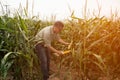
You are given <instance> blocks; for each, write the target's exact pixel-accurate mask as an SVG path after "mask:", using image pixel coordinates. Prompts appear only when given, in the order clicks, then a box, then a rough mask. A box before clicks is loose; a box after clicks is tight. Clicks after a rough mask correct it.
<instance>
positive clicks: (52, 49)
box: [47, 45, 62, 56]
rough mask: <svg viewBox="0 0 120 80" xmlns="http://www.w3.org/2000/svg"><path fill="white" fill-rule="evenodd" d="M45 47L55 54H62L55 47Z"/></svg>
mask: <svg viewBox="0 0 120 80" xmlns="http://www.w3.org/2000/svg"><path fill="white" fill-rule="evenodd" d="M47 47H48V48H49V49H50V50H51V51H52V52H53V53H54V54H55V55H56V56H59V55H61V54H62V51H59V50H57V49H55V48H54V47H52V46H50V45H47Z"/></svg>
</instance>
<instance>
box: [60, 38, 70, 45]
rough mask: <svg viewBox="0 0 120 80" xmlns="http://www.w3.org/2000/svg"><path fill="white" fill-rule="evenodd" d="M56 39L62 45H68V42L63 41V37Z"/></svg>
mask: <svg viewBox="0 0 120 80" xmlns="http://www.w3.org/2000/svg"><path fill="white" fill-rule="evenodd" d="M58 41H59V42H60V43H62V44H64V45H69V43H67V42H65V41H64V40H63V39H61V38H59V39H58Z"/></svg>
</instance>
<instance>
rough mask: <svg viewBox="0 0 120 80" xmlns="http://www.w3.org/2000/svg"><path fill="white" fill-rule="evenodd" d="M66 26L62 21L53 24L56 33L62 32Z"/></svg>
mask: <svg viewBox="0 0 120 80" xmlns="http://www.w3.org/2000/svg"><path fill="white" fill-rule="evenodd" d="M63 27H64V24H63V23H62V22H61V21H56V22H55V23H54V25H53V31H54V33H60V32H61V31H62V29H63Z"/></svg>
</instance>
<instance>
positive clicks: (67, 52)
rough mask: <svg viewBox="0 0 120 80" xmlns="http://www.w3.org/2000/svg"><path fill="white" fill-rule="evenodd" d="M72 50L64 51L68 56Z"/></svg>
mask: <svg viewBox="0 0 120 80" xmlns="http://www.w3.org/2000/svg"><path fill="white" fill-rule="evenodd" d="M70 52H71V50H67V51H63V54H67V53H70Z"/></svg>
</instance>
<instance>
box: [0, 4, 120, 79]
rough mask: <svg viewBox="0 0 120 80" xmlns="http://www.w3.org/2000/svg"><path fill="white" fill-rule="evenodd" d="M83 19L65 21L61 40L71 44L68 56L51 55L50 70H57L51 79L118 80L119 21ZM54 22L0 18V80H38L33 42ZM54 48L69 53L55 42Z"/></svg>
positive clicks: (119, 55) (119, 64)
mask: <svg viewBox="0 0 120 80" xmlns="http://www.w3.org/2000/svg"><path fill="white" fill-rule="evenodd" d="M85 8H86V5H85ZM84 12H86V11H84ZM25 16H27V11H26V10H25ZM84 17H85V19H81V18H77V17H75V15H74V13H72V14H71V20H65V21H64V24H65V27H64V30H63V31H62V33H61V37H62V38H63V39H64V40H65V41H67V42H72V45H71V48H70V50H71V52H70V53H68V54H65V55H63V56H60V57H58V58H57V57H55V56H54V55H52V58H51V60H52V62H54V63H56V65H55V64H53V65H52V67H53V68H54V66H56V67H55V68H54V69H57V71H55V73H54V76H57V77H59V78H60V80H120V62H119V61H120V58H119V57H120V35H119V34H120V19H116V17H114V16H113V15H111V19H107V18H106V17H99V15H98V16H96V17H94V18H90V19H86V17H87V16H86V15H84ZM53 22H54V19H51V21H42V20H39V19H37V17H35V16H34V17H32V18H26V19H24V18H23V16H21V15H20V13H19V12H18V13H16V14H15V15H14V17H9V16H7V15H4V16H0V61H1V62H0V79H1V80H8V79H9V80H40V79H41V72H40V71H39V70H40V69H39V64H38V59H37V56H36V54H35V53H34V46H33V45H34V42H33V39H34V36H35V34H36V33H37V32H38V31H39V30H40V29H42V28H43V27H45V26H48V25H51V24H53ZM54 46H55V47H56V48H57V49H62V50H67V49H68V48H67V47H65V46H63V45H61V44H59V43H57V42H55V43H54ZM61 71H63V72H61Z"/></svg>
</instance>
